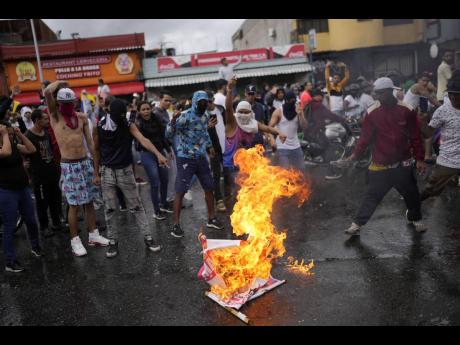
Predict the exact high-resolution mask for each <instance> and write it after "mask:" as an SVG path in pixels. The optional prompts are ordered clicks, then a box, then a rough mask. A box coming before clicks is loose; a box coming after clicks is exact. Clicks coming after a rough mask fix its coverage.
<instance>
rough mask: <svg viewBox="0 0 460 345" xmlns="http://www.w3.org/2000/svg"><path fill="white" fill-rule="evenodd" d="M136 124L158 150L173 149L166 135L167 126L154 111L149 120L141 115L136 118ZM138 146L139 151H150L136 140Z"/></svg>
mask: <svg viewBox="0 0 460 345" xmlns="http://www.w3.org/2000/svg"><path fill="white" fill-rule="evenodd" d="M136 125H137V127H138V128H139V131H140V132H141V133H142V135H143V136H144V137H146V138H147V139H149V140H150V141H151V142H152V144H153V145H155V147H156V148H157V150H158V151H160V152H163V150H167V151H168V152H170V151H171V148H170V145H169V143H168V141H167V140H166V137H165V130H166V127H165V126H164V125H163V122H162V121H161V120H160V119H159V118H158V117H157V116H155V114H153V113H152V115H151V116H150V119H149V120H144V119H143V118H142V117H141V116H139V117H138V119H137V120H136ZM136 148H137V150H139V151H148V150H147V149H146V148H144V147H143V146H142V145H140V144H139V143H138V142H136Z"/></svg>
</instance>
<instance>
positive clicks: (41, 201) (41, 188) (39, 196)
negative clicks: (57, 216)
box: [34, 180, 48, 231]
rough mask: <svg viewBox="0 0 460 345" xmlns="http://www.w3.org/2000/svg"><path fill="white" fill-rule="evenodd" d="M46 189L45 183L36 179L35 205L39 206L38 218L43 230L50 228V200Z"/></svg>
mask: <svg viewBox="0 0 460 345" xmlns="http://www.w3.org/2000/svg"><path fill="white" fill-rule="evenodd" d="M45 189H46V188H45V185H44V184H43V183H42V182H40V181H38V180H36V181H34V195H35V206H36V207H37V215H38V220H39V222H40V228H41V230H42V231H43V230H44V229H46V228H48V212H47V211H48V202H47V201H48V200H47V198H46V197H47V191H46V192H45Z"/></svg>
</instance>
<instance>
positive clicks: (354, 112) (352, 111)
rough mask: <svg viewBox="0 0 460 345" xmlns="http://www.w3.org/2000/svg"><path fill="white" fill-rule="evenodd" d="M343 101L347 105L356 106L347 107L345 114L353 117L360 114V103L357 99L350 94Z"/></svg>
mask: <svg viewBox="0 0 460 345" xmlns="http://www.w3.org/2000/svg"><path fill="white" fill-rule="evenodd" d="M345 101H347V103H348V107H349V108H350V107H356V106H357V107H356V108H353V109H349V110H347V111H345V115H346V116H354V117H359V116H361V111H362V109H361V105H360V104H359V100H357V99H355V98H354V97H353V96H352V95H347V96H346V97H345Z"/></svg>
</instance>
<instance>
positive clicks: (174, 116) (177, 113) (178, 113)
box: [172, 110, 182, 120]
mask: <svg viewBox="0 0 460 345" xmlns="http://www.w3.org/2000/svg"><path fill="white" fill-rule="evenodd" d="M181 114H182V111H180V110H176V111H175V112H174V114H173V116H172V119H173V120H177V118H178V117H179V116H180V115H181Z"/></svg>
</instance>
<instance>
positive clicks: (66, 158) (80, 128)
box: [45, 81, 109, 256]
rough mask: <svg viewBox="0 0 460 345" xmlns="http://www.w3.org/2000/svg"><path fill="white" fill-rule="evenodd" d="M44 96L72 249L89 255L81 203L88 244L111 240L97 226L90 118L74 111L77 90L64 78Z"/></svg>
mask: <svg viewBox="0 0 460 345" xmlns="http://www.w3.org/2000/svg"><path fill="white" fill-rule="evenodd" d="M45 99H46V103H47V104H48V110H49V113H50V115H51V127H52V128H53V131H54V133H55V135H56V140H57V143H58V146H59V149H60V151H61V174H62V176H63V178H64V182H63V185H62V190H63V192H64V194H65V196H66V199H67V202H68V204H69V206H70V208H69V227H70V236H71V246H72V252H73V253H74V255H76V256H83V255H86V254H87V252H86V249H85V247H84V246H83V244H82V243H81V240H80V237H79V236H78V224H77V210H78V206H83V207H84V209H85V217H86V223H87V225H88V228H89V229H93V230H92V231H90V232H89V240H88V245H89V246H96V245H98V246H107V245H108V244H109V240H107V239H106V238H104V237H102V236H101V235H99V230H98V229H97V228H96V214H95V212H94V207H93V199H94V197H95V196H97V188H96V185H95V184H93V180H94V166H93V164H92V163H91V160H89V159H88V157H87V155H86V148H85V145H84V142H83V140H85V141H86V145H87V147H88V150H89V152H90V153H91V156H93V157H94V146H93V140H92V138H91V133H90V130H89V124H88V118H87V117H86V116H85V114H83V113H76V112H75V110H74V109H75V101H76V98H75V93H74V92H73V91H72V90H71V89H69V88H68V84H67V83H66V82H63V81H56V82H54V83H52V84H50V85H49V86H48V87H47V88H46V89H45ZM95 182H96V183H98V179H96V181H95Z"/></svg>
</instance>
